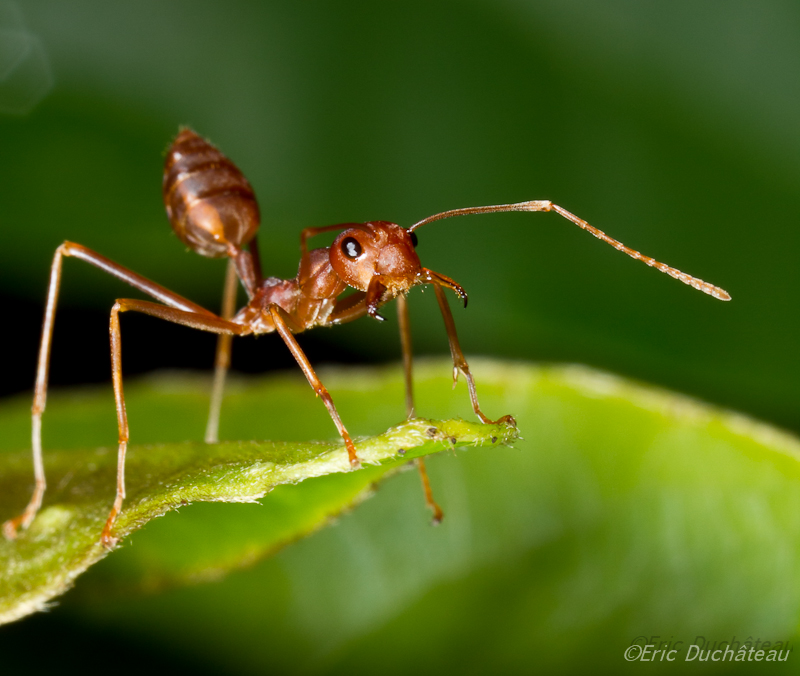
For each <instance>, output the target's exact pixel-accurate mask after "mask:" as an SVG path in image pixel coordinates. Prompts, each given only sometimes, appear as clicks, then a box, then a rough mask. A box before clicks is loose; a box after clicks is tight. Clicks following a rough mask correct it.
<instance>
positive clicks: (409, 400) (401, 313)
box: [397, 294, 444, 525]
mask: <svg viewBox="0 0 800 676" xmlns="http://www.w3.org/2000/svg"><path fill="white" fill-rule="evenodd" d="M397 319H398V322H399V324H400V345H401V346H402V348H403V373H404V375H405V382H406V413H407V414H408V418H409V419H411V418H413V417H414V379H413V367H414V354H413V350H412V348H411V324H410V323H409V320H408V299H407V298H406V297H405V296H404V295H402V294H401V295H399V296H398V297H397ZM414 462H415V463H416V465H417V469H418V470H419V478H420V480H421V481H422V490H423V492H424V493H425V504H426V505H427V506H428V509H430V510H431V511H432V512H433V519H432V521H433V524H434V525H438V524H440V523H441V522H442V519H443V518H444V512H443V511H442V508H441V507H439V505H438V504H437V503H436V500H434V499H433V491H432V490H431V482H430V480H429V479H428V470H427V469H426V468H425V459H424V458H417V459H416V460H415V461H414Z"/></svg>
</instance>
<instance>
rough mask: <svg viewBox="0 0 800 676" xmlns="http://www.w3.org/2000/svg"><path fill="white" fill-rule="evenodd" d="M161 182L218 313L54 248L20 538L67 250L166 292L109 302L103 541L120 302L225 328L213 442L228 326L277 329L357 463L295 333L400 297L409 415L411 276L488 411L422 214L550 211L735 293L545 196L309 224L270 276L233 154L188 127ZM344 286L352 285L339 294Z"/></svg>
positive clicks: (107, 536) (254, 331)
mask: <svg viewBox="0 0 800 676" xmlns="http://www.w3.org/2000/svg"><path fill="white" fill-rule="evenodd" d="M162 192H163V197H164V203H165V205H166V210H167V216H168V218H169V222H170V224H171V226H172V228H173V230H174V231H175V233H176V234H177V235H178V237H179V238H180V239H181V240H182V241H183V242H184V243H185V244H186V245H187V246H189V248H191V249H192V250H194V251H196V252H197V253H199V254H200V255H202V256H208V257H209V258H225V257H227V258H228V259H229V262H228V271H227V274H226V281H225V287H224V293H223V307H222V312H221V315H215V314H214V313H212V312H209V311H208V310H206V309H205V308H203V307H201V306H199V305H196V304H195V303H192V302H191V301H189V300H186V299H185V298H183V297H181V296H179V295H178V294H176V293H173V292H172V291H169V290H168V289H166V288H164V287H162V286H160V285H158V284H156V283H154V282H151V281H150V280H148V279H146V278H145V277H142V276H141V275H139V274H137V273H135V272H133V271H131V270H128V269H127V268H125V267H123V266H122V265H119V264H118V263H115V262H113V261H111V260H109V259H108V258H106V257H104V256H102V255H100V254H98V253H95V252H94V251H92V250H91V249H88V248H87V247H85V246H82V245H80V244H74V243H72V242H64V243H63V244H62V245H61V246H59V247H58V249H56V253H55V256H54V258H53V263H52V267H51V271H50V283H49V289H48V293H47V304H46V309H45V314H44V321H43V325H42V339H41V345H40V349H39V359H38V366H37V374H36V386H35V392H34V397H33V407H32V428H33V430H32V444H33V466H34V476H35V488H34V491H33V495H32V497H31V500H30V502H29V503H28V506H27V507H26V508H25V511H24V512H23V513H22V514H21V515H19V516H17V517H16V518H14V519H10V520H9V521H6V522H5V524H3V533H4V534H5V536H6V537H7V538H9V539H11V538H14V537H16V534H17V530H18V529H19V528H23V529H24V528H27V527H28V526H29V525H30V523H31V522H32V521H33V519H34V517H35V516H36V513H37V512H38V510H39V508H40V506H41V504H42V497H43V495H44V490H45V476H44V466H43V462H42V442H41V420H42V413H43V412H44V409H45V402H46V398H47V377H48V366H49V358H50V345H51V342H52V336H53V321H54V317H55V309H56V301H57V299H58V290H59V285H60V280H61V265H62V259H63V258H64V257H65V256H68V257H73V258H79V259H81V260H83V261H85V262H87V263H90V264H91V265H94V266H96V267H98V268H100V269H101V270H103V271H105V272H107V273H108V274H110V275H112V276H114V277H117V278H118V279H121V280H122V281H124V282H127V283H128V284H130V285H131V286H132V287H134V288H135V289H138V290H139V291H141V292H143V293H145V294H147V295H149V296H151V297H152V298H154V299H155V300H156V301H159V302H157V303H154V302H152V301H146V300H132V299H118V300H117V301H116V302H115V303H114V306H113V307H112V309H111V319H110V333H111V362H112V379H113V385H114V398H115V401H116V410H117V424H118V428H119V447H118V460H117V490H116V498H115V500H114V505H113V507H112V508H111V512H110V513H109V515H108V519H107V521H106V524H105V527H104V528H103V532H102V535H101V541H102V543H103V544H104V545H106V546H108V547H110V546H113V545H114V544H116V542H117V539H116V538H115V537H114V536H113V535H112V528H113V525H114V521H115V520H116V518H117V515H118V514H119V512H120V509H121V508H122V502H123V500H124V498H125V452H126V449H127V446H128V438H129V435H128V421H127V416H126V412H125V397H124V395H123V391H122V345H121V334H120V324H119V315H120V313H121V312H131V311H132V312H141V313H144V314H147V315H151V316H153V317H158V318H160V319H164V320H166V321H169V322H174V323H176V324H182V325H184V326H190V327H192V328H195V329H199V330H201V331H209V332H211V333H217V334H219V339H218V342H217V352H216V359H215V375H214V383H213V389H212V396H211V408H210V413H209V420H208V426H207V428H206V437H205V438H206V441H207V442H214V441H216V440H217V431H218V425H219V411H220V407H221V402H222V389H223V385H224V379H225V374H226V372H227V369H228V366H229V364H230V354H231V339H232V337H233V336H246V335H259V334H264V333H272V332H277V333H278V334H279V335H280V337H281V338H282V339H283V342H284V343H285V344H286V346H287V347H288V348H289V350H290V351H291V353H292V355H293V356H294V358H295V359H296V361H297V363H298V365H299V366H300V368H301V369H302V371H303V373H304V374H305V376H306V378H307V379H308V382H309V384H310V385H311V387H312V388H313V389H314V391H315V392H316V394H317V396H319V397H320V398H321V399H322V401H323V403H324V404H325V406H326V407H327V409H328V413H330V416H331V418H332V419H333V422H334V424H335V425H336V428H337V429H338V430H339V434H340V435H341V437H342V439H343V440H344V444H345V447H346V449H347V456H348V458H349V461H350V465H351V467H352V468H353V469H355V468H358V467H359V465H360V463H359V459H358V454H357V452H356V447H355V444H354V443H353V440H352V439H351V437H350V434H349V433H348V432H347V429H346V428H345V426H344V424H343V423H342V420H341V418H340V417H339V413H338V412H337V410H336V407H335V406H334V404H333V400H332V399H331V396H330V394H328V390H326V389H325V386H324V385H323V384H322V382H321V381H320V379H319V378H318V377H317V374H316V373H315V372H314V369H313V368H312V366H311V364H310V363H309V361H308V358H307V357H306V355H305V354H304V353H303V350H302V349H301V348H300V346H299V345H298V343H297V341H296V339H295V337H294V334H296V333H301V332H302V331H305V330H307V329H312V328H314V327H316V326H332V325H335V324H344V323H346V322H351V321H353V320H355V319H358V318H359V317H363V316H364V315H369V316H370V317H372V318H373V319H376V320H383V319H384V318H383V317H382V316H381V315H380V314H378V310H379V309H380V308H381V307H382V306H383V305H385V304H386V303H388V302H389V301H391V300H395V299H396V300H397V310H398V317H399V324H400V339H401V346H402V352H403V366H404V376H405V388H406V411H407V413H408V416H409V417H413V415H414V398H413V391H412V351H411V332H410V328H409V321H408V307H407V304H406V294H407V293H408V291H409V289H411V288H412V287H414V286H418V285H422V284H430V285H432V286H433V289H434V292H435V294H436V300H437V301H438V304H439V308H440V310H441V313H442V316H443V318H444V324H445V329H446V331H447V337H448V340H449V343H450V353H451V356H452V359H453V379H454V381H456V380H457V379H458V375H459V373H461V374H463V376H464V378H465V379H466V382H467V386H468V389H469V397H470V401H471V404H472V409H473V410H474V412H475V414H476V415H477V416H478V418H480V420H481V421H482V422H484V423H491V422H493V421H491V420H490V419H489V418H488V417H487V416H486V415H484V413H483V412H482V411H481V409H480V406H479V404H478V396H477V393H476V389H475V381H474V379H473V377H472V374H471V372H470V370H469V365H468V364H467V360H466V359H465V358H464V354H463V352H462V351H461V347H460V345H459V342H458V337H457V335H456V329H455V323H454V321H453V315H452V314H451V312H450V307H449V305H448V303H447V298H446V297H445V291H444V290H445V289H450V290H451V291H453V292H454V293H455V294H456V295H457V296H458V297H459V298H460V299H461V300H462V301H463V303H464V306H465V307H466V305H467V294H466V292H465V291H464V289H463V288H462V287H461V286H460V285H459V284H457V283H456V282H455V281H453V280H452V279H450V278H449V277H445V276H444V275H441V274H439V273H437V272H433V271H432V270H428V269H427V268H424V267H422V265H421V263H420V260H419V257H418V256H417V253H416V250H415V249H416V246H417V233H416V230H417V229H418V228H420V227H421V226H423V225H427V224H428V223H433V222H434V221H438V220H441V219H444V218H451V217H454V216H467V215H471V214H488V213H497V212H506V211H554V212H556V213H557V214H559V215H561V216H563V217H564V218H566V219H567V220H569V221H571V222H572V223H574V224H575V225H577V226H578V227H579V228H582V229H584V230H587V231H588V232H590V233H591V234H592V235H594V236H595V237H597V238H598V239H601V240H603V241H604V242H606V243H608V244H610V245H611V246H613V247H614V248H615V249H617V250H618V251H622V252H623V253H626V254H628V255H629V256H631V257H632V258H635V259H637V260H641V261H643V262H644V263H646V264H647V265H649V266H651V267H654V268H656V269H658V270H660V271H661V272H665V273H666V274H668V275H670V276H672V277H674V278H675V279H678V280H680V281H681V282H683V283H684V284H688V285H689V286H692V287H694V288H695V289H698V290H699V291H703V292H704V293H707V294H709V295H711V296H714V297H715V298H718V299H720V300H730V296H729V295H728V294H727V293H726V292H725V291H723V290H722V289H720V288H718V287H716V286H713V285H711V284H708V283H707V282H704V281H702V280H700V279H697V278H696V277H692V276H690V275H687V274H685V273H683V272H681V271H680V270H676V269H675V268H672V267H670V266H668V265H665V264H664V263H660V262H658V261H656V260H654V259H653V258H650V257H648V256H644V255H642V254H640V253H639V252H638V251H634V250H633V249H629V248H628V247H626V246H625V245H624V244H622V243H621V242H618V241H617V240H615V239H612V238H611V237H609V236H608V235H606V234H605V233H603V232H601V231H600V230H598V229H597V228H595V227H593V226H591V225H589V224H588V223H587V222H586V221H584V220H582V219H580V218H578V217H577V216H575V215H573V214H571V213H570V212H568V211H566V210H565V209H563V208H561V207H560V206H558V205H556V204H553V203H552V202H550V201H547V200H539V201H530V202H520V203H517V204H501V205H494V206H484V207H468V208H464V209H453V210H450V211H444V212H442V213H439V214H435V215H433V216H429V217H428V218H424V219H422V220H421V221H418V222H417V223H414V224H413V225H411V226H410V227H408V228H403V227H401V226H399V225H397V224H395V223H390V222H388V221H370V222H368V223H342V224H339V225H329V226H325V227H317V228H306V229H304V230H303V231H302V233H301V234H300V251H301V256H300V266H299V270H298V272H297V276H296V277H295V278H294V279H279V278H277V277H264V276H263V275H262V274H261V264H260V260H259V254H258V244H257V239H256V233H257V231H258V227H259V222H260V216H259V209H258V204H257V202H256V198H255V194H254V192H253V188H252V187H251V186H250V183H249V182H248V181H247V179H246V178H245V177H244V175H243V174H242V172H241V171H240V170H239V169H238V168H237V167H236V165H234V164H233V162H231V161H230V160H229V159H228V158H227V157H225V156H224V155H223V154H222V153H221V152H220V151H219V150H217V148H216V147H215V146H213V145H212V144H211V143H209V142H208V141H206V140H205V139H203V138H202V137H201V136H199V135H198V134H196V133H195V132H194V131H192V130H191V129H186V128H184V129H181V130H180V131H179V133H178V136H177V137H176V138H175V140H174V141H173V143H172V145H171V146H170V147H169V149H168V151H167V158H166V162H165V166H164V178H163V184H162ZM334 230H342V231H343V232H341V233H340V234H339V235H338V236H337V237H336V239H335V240H334V242H333V244H332V245H331V246H329V247H326V248H320V249H313V250H311V251H309V250H308V247H307V241H308V239H309V238H310V237H313V236H315V235H318V234H320V233H324V232H329V231H334ZM237 278H238V280H239V281H240V282H241V284H242V286H243V287H244V289H245V291H246V293H247V298H248V301H247V304H246V305H245V306H244V307H243V308H242V309H241V310H239V312H238V313H235V314H234V311H235V302H236V288H237V284H236V281H237ZM348 287H351V288H353V289H355V291H354V292H353V293H351V294H350V295H348V296H345V297H343V298H339V296H341V295H342V294H343V293H344V292H345V291H346V290H347V289H348ZM497 422H504V423H507V424H514V419H513V418H512V417H511V416H504V417H503V418H500V420H498V421H497ZM417 462H418V467H419V470H420V475H421V478H422V483H423V488H424V491H425V497H426V502H427V504H428V506H429V507H430V508H431V510H432V511H433V514H434V523H436V522H438V521H439V520H441V518H442V511H441V509H440V508H439V506H438V505H437V504H436V502H435V501H434V499H433V496H432V493H431V489H430V485H429V483H428V478H427V473H426V472H425V465H424V462H423V461H422V459H421V458H420V459H418V461H417Z"/></svg>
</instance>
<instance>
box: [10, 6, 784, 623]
mask: <svg viewBox="0 0 800 676" xmlns="http://www.w3.org/2000/svg"><path fill="white" fill-rule="evenodd" d="M799 75H800V5H798V3H796V2H787V1H785V0H784V1H781V0H763V1H761V2H758V3H754V2H742V1H738V0H729V1H727V2H715V3H711V2H709V3H697V2H689V1H686V0H670V1H667V0H659V1H656V2H648V3H642V2H632V1H623V0H620V1H615V2H602V3H597V2H590V1H587V0H537V1H534V0H492V1H486V0H484V1H478V0H471V1H461V2H447V1H433V2H431V1H426V2H403V3H371V2H318V1H308V2H302V3H280V2H243V1H239V2H227V3H224V4H223V3H212V2H198V1H196V0H195V1H193V2H178V1H175V2H168V3H165V2H155V1H139V2H136V3H127V2H115V3H104V2H100V1H99V0H94V1H88V0H86V1H80V0H78V1H76V0H73V1H71V2H69V3H63V2H55V1H54V0H48V1H45V0H41V1H39V0H25V1H24V2H10V1H9V0H0V149H2V162H0V233H2V234H0V299H1V300H2V301H3V303H4V304H5V307H6V318H5V320H4V322H3V324H4V331H3V341H4V344H3V347H4V354H5V355H6V361H7V363H6V364H5V365H4V376H3V379H2V393H4V394H12V393H17V392H23V391H26V390H28V389H30V387H31V384H32V382H33V375H34V371H35V358H36V348H37V341H38V333H39V324H40V317H41V306H42V303H43V301H44V295H45V290H46V280H47V274H48V267H49V264H50V260H51V257H52V253H53V251H54V249H55V248H56V246H57V245H58V244H59V243H60V242H61V241H63V240H64V239H69V240H72V241H76V242H80V243H82V244H85V245H87V246H89V247H91V248H93V249H96V250H97V251H99V252H101V253H103V254H105V255H107V256H109V257H111V258H113V259H115V260H118V261H119V262H121V263H123V264H125V265H126V266H128V267H130V268H132V269H134V270H136V271H138V272H140V273H142V274H144V275H146V276H148V277H150V278H152V279H154V280H155V281H158V282H159V283H161V284H163V285H165V286H168V287H170V288H172V289H174V290H176V291H178V292H179V293H182V294H184V295H186V296H187V297H189V298H190V299H192V300H194V301H197V302H200V303H202V304H205V305H207V306H208V307H211V308H216V307H217V306H218V304H219V300H220V290H221V285H222V277H223V273H224V263H223V262H221V261H210V260H207V259H203V258H201V257H199V256H196V255H194V254H192V253H190V252H187V251H186V250H185V248H184V247H183V246H182V245H181V244H180V242H179V241H178V240H177V238H176V237H175V236H174V235H173V234H172V232H171V230H170V228H169V226H168V224H167V220H166V216H165V215H164V212H163V206H162V204H161V197H160V186H161V166H162V162H163V152H164V150H165V148H166V147H167V145H168V144H169V141H170V140H171V138H172V137H173V136H174V134H175V133H176V131H177V129H178V126H179V125H181V124H188V125H191V126H192V127H194V128H195V129H196V130H197V131H198V132H199V133H201V134H203V135H204V136H206V137H208V138H209V139H211V140H212V141H213V142H214V143H215V144H217V145H218V146H219V147H220V148H221V149H222V150H223V152H225V153H226V154H227V155H228V156H229V157H231V158H232V159H233V160H234V161H235V162H236V163H237V165H238V166H239V167H240V168H241V169H242V170H243V171H244V172H245V174H246V175H247V176H248V178H249V179H250V181H251V182H252V184H253V186H254V188H255V190H256V193H257V195H258V198H259V201H260V205H261V210H262V215H263V227H262V233H261V236H260V244H261V251H262V258H263V265H264V268H265V271H266V272H267V274H274V275H277V276H285V277H288V276H293V275H294V274H295V271H296V266H297V262H298V257H299V254H298V235H299V233H300V230H301V229H302V228H303V227H307V226H314V225H326V224H331V223H337V222H342V221H363V220H370V219H384V220H393V221H395V222H398V223H400V224H403V225H408V224H410V223H412V222H414V221H416V220H419V219H421V218H423V217H424V216H427V215H430V214H432V213H435V212H438V211H443V210H445V209H451V208H456V207H463V206H475V205H483V204H494V203H503V202H514V201H522V200H528V199H551V200H553V201H554V202H556V203H558V204H560V205H562V206H564V207H565V208H567V209H569V210H570V211H572V212H573V213H576V214H577V215H579V216H581V217H583V218H585V219H586V220H588V221H589V222H590V223H592V224H593V225H595V226H597V227H599V228H601V229H603V230H605V231H606V232H607V233H608V234H610V235H611V236H613V237H615V238H617V239H620V240H622V241H623V242H625V243H626V244H627V245H629V246H631V247H633V248H636V249H639V250H640V251H642V252H643V253H645V254H648V255H650V256H653V257H655V258H657V259H659V260H662V261H664V262H666V263H668V264H670V265H673V266H676V267H678V268H680V269H682V270H684V271H686V272H688V273H690V274H693V275H696V276H699V277H701V278H703V279H706V280H708V281H710V282H713V283H715V284H718V285H720V286H722V287H723V288H725V289H727V290H728V291H729V292H730V293H731V295H732V296H733V301H732V302H731V303H721V302H718V301H716V300H714V299H712V298H710V297H708V296H705V295H703V294H700V293H698V292H696V291H693V290H692V289H690V288H688V287H686V286H684V285H682V284H680V283H678V282H676V281H674V280H671V279H670V278H668V277H666V276H665V275H661V274H658V273H656V272H655V271H653V270H649V269H646V268H645V267H644V266H643V265H642V264H641V263H636V262H634V261H631V260H630V259H628V258H627V257H625V256H623V255H621V254H619V253H617V252H615V251H613V250H612V249H611V248H610V247H608V246H606V245H604V244H602V243H600V242H598V241H597V240H595V239H594V238H592V237H590V236H589V235H588V234H586V233H583V232H581V231H579V230H578V229H577V228H575V227H574V226H572V225H570V224H569V223H567V222H566V221H563V220H562V219H560V218H559V217H558V216H556V215H554V214H505V215H495V216H479V217H472V218H465V219H455V220H450V221H443V222H440V223H436V224H433V225H430V226H426V227H425V228H424V229H421V230H420V232H419V237H420V246H419V249H418V251H419V254H420V257H421V259H422V261H423V264H424V265H426V266H427V267H430V268H432V269H434V270H436V271H439V272H441V273H443V274H446V275H448V276H451V277H453V278H454V279H456V280H457V281H459V282H460V283H461V284H462V285H463V286H464V287H465V288H466V290H467V291H468V292H469V294H470V306H469V309H468V310H467V311H460V310H456V322H457V326H458V328H459V332H460V336H461V339H462V345H463V347H464V349H465V352H466V353H467V355H468V356H469V355H491V356H496V357H504V358H512V359H528V360H557V361H569V362H581V363H585V364H590V365H595V366H599V367H602V368H606V369H609V370H612V371H615V372H617V373H621V374H624V375H627V376H631V377H633V378H636V379H640V380H644V381H649V382H652V383H657V384H661V385H664V386H667V387H669V388H672V389H676V390H680V391H683V392H687V393H690V394H693V395H696V396H698V397H700V398H703V399H705V400H708V401H711V402H714V403H717V404H721V405H724V406H728V407H732V408H734V409H737V410H741V411H744V412H747V413H750V414H753V415H755V416H757V417H759V418H762V419H765V420H767V421H770V422H773V423H776V424H778V425H780V426H782V427H785V428H788V429H790V430H794V431H798V430H800V416H798V409H799V408H800V397H799V396H798V392H799V391H800V388H798V386H797V383H798V377H799V376H800V360H798V359H797V358H796V357H794V356H792V355H796V349H797V340H798V334H799V332H798V314H799V313H798V311H797V300H796V298H797V294H798V291H800V276H799V275H798V265H797V261H798V253H799V252H800V233H799V232H798V228H797V227H796V219H797V215H798V209H797V203H798V197H800V126H799V125H798V124H797V119H798V110H800V105H799V104H800V77H799ZM127 295H130V294H129V292H128V291H127V290H126V287H124V286H123V285H121V284H119V283H117V282H114V281H113V280H110V279H108V278H106V277H105V276H104V275H103V274H102V273H100V272H98V271H96V270H94V269H91V268H89V267H88V266H86V265H83V264H79V263H77V262H74V261H68V262H67V263H66V265H65V273H64V284H63V295H62V300H61V305H60V309H61V310H60V314H59V320H58V325H57V326H58V328H57V332H56V343H55V348H54V356H53V382H54V384H55V385H74V384H80V383H86V382H93V381H94V382H101V381H106V380H107V379H108V370H109V367H108V355H107V349H108V348H107V333H106V330H107V316H108V310H109V308H110V306H111V304H112V302H113V299H114V298H115V297H121V296H127ZM411 301H412V302H411V308H412V322H413V328H414V331H413V333H414V341H415V346H416V352H417V354H441V353H444V352H445V351H446V337H445V334H444V330H443V328H441V320H440V319H439V318H438V317H437V316H436V315H437V309H436V304H435V300H434V298H433V295H432V294H425V295H422V294H420V292H419V291H417V292H415V293H413V294H412V297H411ZM387 314H391V313H387ZM393 324H394V322H393V321H390V322H387V323H386V324H384V325H379V324H378V323H376V322H372V321H368V320H361V321H359V322H356V323H354V324H351V325H348V326H344V327H339V328H336V329H335V330H330V331H322V330H320V331H318V332H317V333H316V334H315V333H312V334H310V335H308V336H303V339H302V344H303V345H304V347H306V348H307V350H308V352H309V354H310V355H311V357H312V359H314V360H315V361H317V362H319V361H324V362H344V363H352V362H380V363H382V362H387V361H393V360H396V359H397V358H398V356H399V346H398V339H397V334H396V331H395V330H394V328H393ZM123 331H124V335H125V344H126V348H125V350H126V352H125V365H126V372H127V373H129V374H133V373H141V372H145V371H148V370H151V369H153V368H160V367H191V368H206V367H207V366H208V365H210V363H211V360H212V355H213V345H214V340H213V338H212V337H210V336H202V335H194V334H193V333H191V332H188V331H186V330H184V329H180V328H174V327H169V326H165V325H163V324H161V323H159V322H157V321H154V320H150V319H149V318H144V317H136V318H127V317H126V319H125V321H124V329H123ZM234 366H235V368H237V369H238V370H241V371H252V372H261V371H265V370H268V369H270V368H275V367H280V368H283V367H288V366H291V359H290V358H289V357H287V356H286V355H285V350H284V349H283V348H282V346H280V345H279V344H278V343H277V342H274V341H271V340H270V339H264V340H261V341H258V342H256V341H252V340H250V341H246V340H243V341H240V343H237V344H236V345H235V347H234ZM505 412H506V411H502V412H501V413H505ZM400 416H402V408H401V407H400V405H398V417H400ZM53 621H54V622H55V620H53ZM36 622H39V623H41V622H45V621H44V620H41V619H36V620H33V621H32V624H31V626H35V625H34V623H36ZM53 626H56V627H62V625H58V624H55V625H53ZM62 628H63V627H62Z"/></svg>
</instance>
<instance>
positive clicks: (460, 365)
mask: <svg viewBox="0 0 800 676" xmlns="http://www.w3.org/2000/svg"><path fill="white" fill-rule="evenodd" d="M433 290H434V291H435V292H436V300H437V301H439V309H440V310H441V311H442V318H443V319H444V326H445V329H446V330H447V339H448V341H449V342H450V354H451V355H452V357H453V387H455V384H456V382H457V381H458V372H459V371H461V373H463V374H464V377H465V378H466V379H467V387H468V388H469V400H470V402H471V403H472V410H473V411H475V414H476V415H477V416H478V418H480V420H481V422H482V423H489V424H491V423H495V422H502V421H512V420H513V418H511V416H503V417H502V418H500V420H490V419H489V418H487V417H486V416H485V415H484V414H483V411H481V407H480V405H479V404H478V393H477V391H476V389H475V379H474V378H473V377H472V373H470V370H469V364H467V360H466V358H465V357H464V353H463V352H462V351H461V346H460V345H459V343H458V335H457V334H456V324H455V322H454V321H453V313H452V312H450V306H449V305H448V304H447V297H446V296H445V295H444V289H442V287H441V286H440V285H439V284H437V283H435V282H434V283H433Z"/></svg>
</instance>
